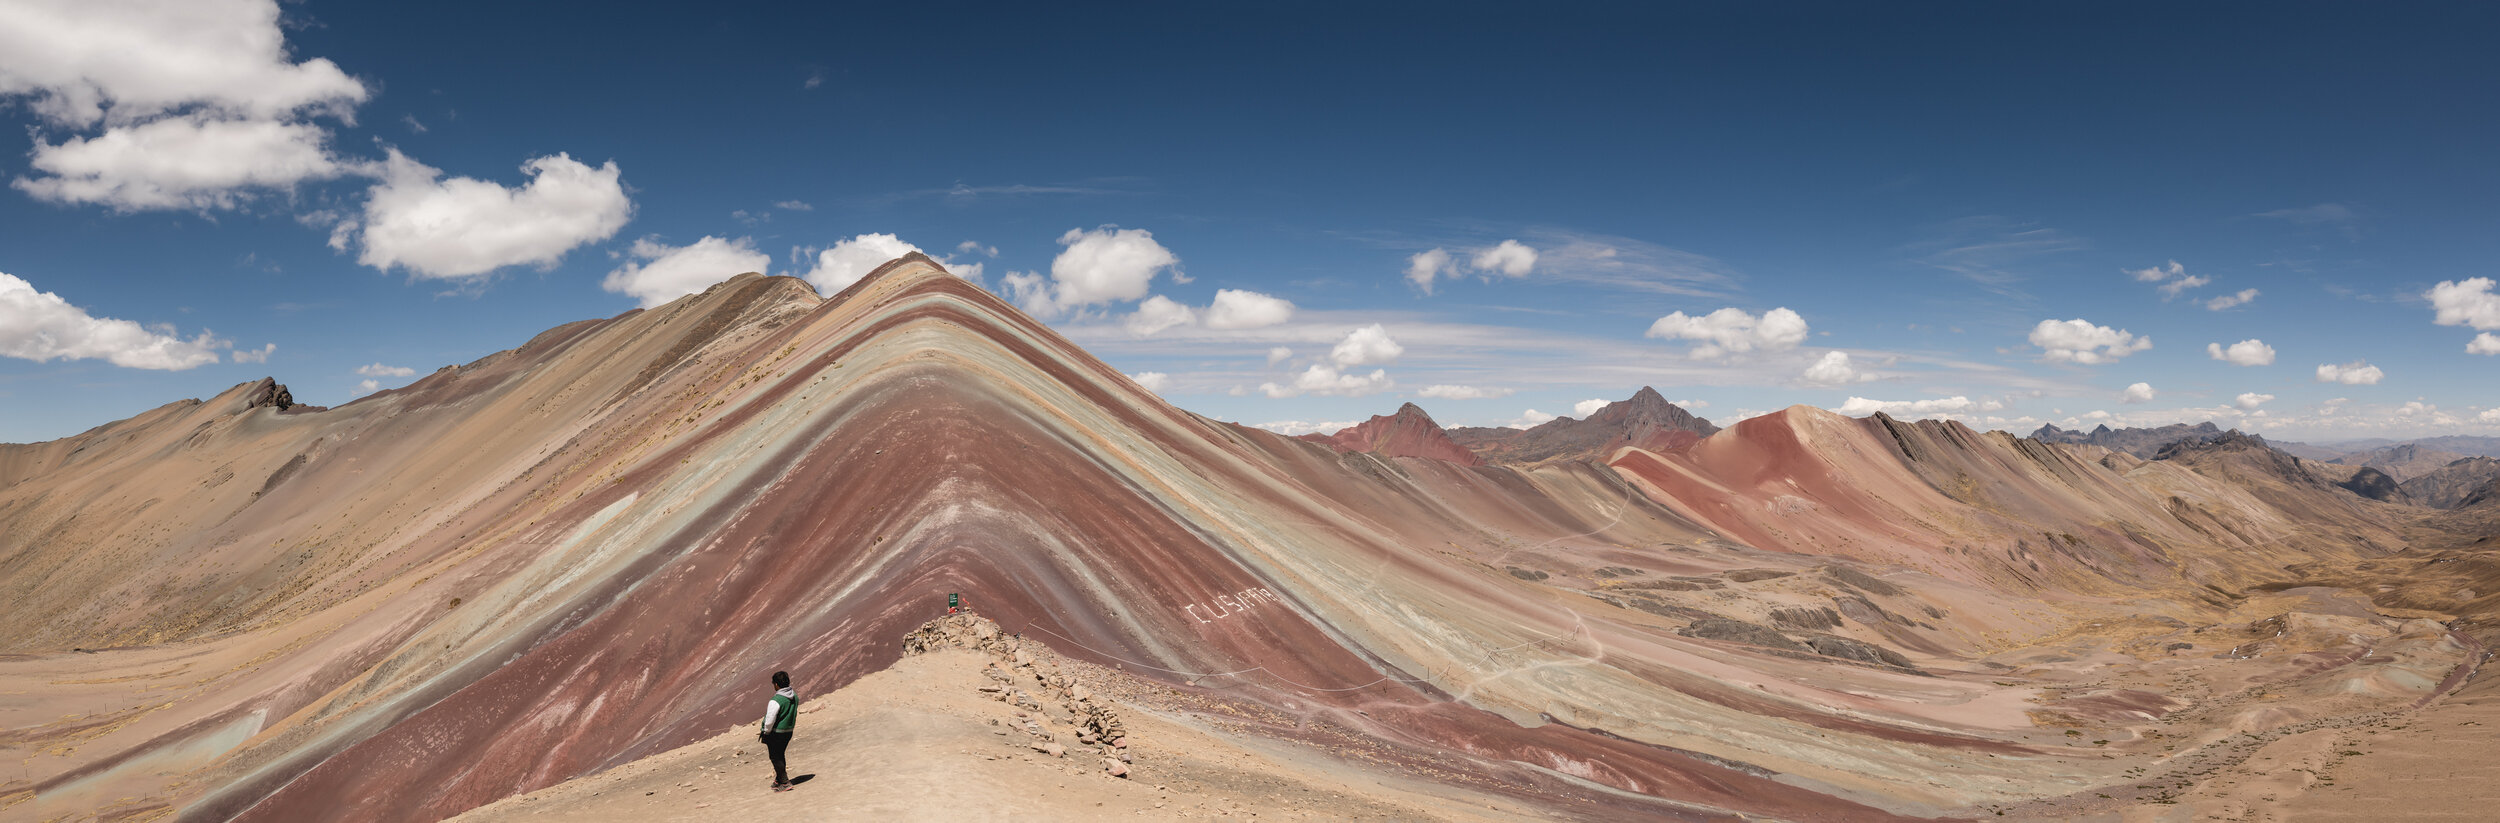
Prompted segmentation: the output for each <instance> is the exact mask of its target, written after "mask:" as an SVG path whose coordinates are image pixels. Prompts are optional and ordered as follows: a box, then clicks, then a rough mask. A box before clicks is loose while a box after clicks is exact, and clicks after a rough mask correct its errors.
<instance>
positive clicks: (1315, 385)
mask: <svg viewBox="0 0 2500 823" xmlns="http://www.w3.org/2000/svg"><path fill="white" fill-rule="evenodd" d="M1394 385H1397V381H1394V380H1391V379H1389V373H1388V372H1387V371H1384V370H1381V369H1373V370H1372V373H1371V374H1346V373H1344V372H1341V371H1339V370H1338V369H1337V368H1336V367H1334V366H1330V365H1328V364H1326V363H1313V364H1311V367H1310V368H1308V369H1304V370H1303V371H1302V373H1301V374H1298V375H1295V376H1294V378H1293V382H1292V383H1291V384H1277V383H1262V384H1259V391H1260V392H1262V393H1264V394H1266V395H1267V396H1268V397H1272V398H1283V397H1298V396H1301V395H1305V394H1316V395H1333V396H1338V397H1361V396H1363V395H1367V394H1378V393H1380V392H1382V391H1386V390H1388V388H1389V387H1390V386H1394Z"/></svg>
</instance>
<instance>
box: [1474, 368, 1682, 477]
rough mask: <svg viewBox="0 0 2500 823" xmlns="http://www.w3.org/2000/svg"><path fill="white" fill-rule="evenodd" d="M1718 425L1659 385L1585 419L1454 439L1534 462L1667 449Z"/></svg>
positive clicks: (1500, 457)
mask: <svg viewBox="0 0 2500 823" xmlns="http://www.w3.org/2000/svg"><path fill="white" fill-rule="evenodd" d="M1718 431H1719V427H1717V426H1713V425H1711V424H1710V421H1708V420H1703V419H1701V418H1699V417H1694V416H1693V415H1692V414H1691V413H1690V412H1686V411H1685V410H1684V409H1683V408H1682V407H1680V406H1677V405H1675V404H1673V403H1669V402H1667V399H1666V398H1665V397H1664V396H1661V395H1659V394H1658V390H1657V389H1653V388H1650V387H1648V386H1642V387H1641V390H1640V391H1639V392H1636V393H1634V394H1633V395H1632V399H1630V400H1620V401H1616V402H1613V403H1608V404H1606V406H1605V408H1601V409H1598V410H1597V411H1596V412H1595V413H1593V414H1590V415H1589V416H1588V419H1586V420H1574V419H1571V418H1568V417H1562V418H1556V419H1553V420H1548V421H1545V422H1544V423H1540V424H1538V425H1536V426H1535V427H1533V428H1529V429H1525V430H1521V429H1505V428H1460V429H1455V430H1452V431H1451V432H1450V436H1451V438H1452V439H1453V440H1456V441H1457V442H1458V444H1459V445H1461V446H1464V447H1466V448H1467V449H1468V450H1470V451H1473V452H1475V454H1476V455H1477V456H1479V457H1482V458H1484V459H1485V460H1486V461H1487V462H1492V463H1501V464H1505V465H1535V464H1538V463H1544V462H1548V461H1554V460H1595V461H1600V462H1603V461H1605V460H1606V459H1608V458H1610V457H1612V456H1613V454H1614V451H1615V450H1616V449H1620V448H1624V447H1626V446H1630V447H1634V448H1642V449H1648V450H1651V451H1671V450H1674V449H1678V448H1682V447H1684V446H1688V445H1691V444H1692V443H1693V442H1694V441H1696V440H1700V439H1701V438H1704V437H1708V436H1710V435H1712V434H1716V433H1718Z"/></svg>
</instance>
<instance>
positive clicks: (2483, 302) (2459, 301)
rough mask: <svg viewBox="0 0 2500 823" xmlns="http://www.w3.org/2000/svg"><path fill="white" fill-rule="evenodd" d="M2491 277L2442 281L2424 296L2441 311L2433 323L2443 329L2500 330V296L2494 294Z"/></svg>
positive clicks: (2433, 306)
mask: <svg viewBox="0 0 2500 823" xmlns="http://www.w3.org/2000/svg"><path fill="white" fill-rule="evenodd" d="M2491 286H2492V280H2491V278H2489V277H2471V278H2467V279H2464V280H2456V281H2449V280H2442V281H2439V285H2436V286H2432V287H2431V290H2430V291H2426V292H2423V293H2422V297H2423V298H2424V299H2426V300H2429V301H2431V308H2433V309H2436V310H2438V312H2439V314H2438V316H2437V317H2434V318H2432V320H2431V322H2433V323H2437V324H2439V325H2442V326H2466V327H2469V328H2472V329H2474V330H2476V331H2492V330H2495V329H2500V294H2493V293H2492V291H2491Z"/></svg>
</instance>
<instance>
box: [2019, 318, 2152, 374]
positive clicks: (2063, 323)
mask: <svg viewBox="0 0 2500 823" xmlns="http://www.w3.org/2000/svg"><path fill="white" fill-rule="evenodd" d="M2031 344H2032V345H2034V346H2038V347H2040V349H2041V350H2042V351H2043V352H2046V359H2047V360H2048V361H2049V362H2052V363H2081V364H2083V365H2087V366H2090V365H2098V364H2102V363H2114V362H2117V361H2118V360H2120V359H2121V358H2124V357H2126V356H2127V355H2130V354H2134V353H2136V352H2140V351H2143V350H2145V349H2149V348H2152V347H2153V338H2150V337H2137V336H2135V335H2133V334H2129V333H2128V332H2127V331H2126V330H2124V329H2112V328H2110V327H2108V326H2095V325H2092V323H2091V322H2090V321H2086V320H2081V319H2077V320H2042V321H2040V325H2038V326H2034V327H2032V329H2031Z"/></svg>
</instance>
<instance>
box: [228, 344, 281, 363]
mask: <svg viewBox="0 0 2500 823" xmlns="http://www.w3.org/2000/svg"><path fill="white" fill-rule="evenodd" d="M276 353H278V344H276V343H271V344H268V345H265V346H262V347H260V351H246V350H241V349H238V350H236V351H235V353H234V362H237V363H267V362H269V356H270V355H272V354H276Z"/></svg>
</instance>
